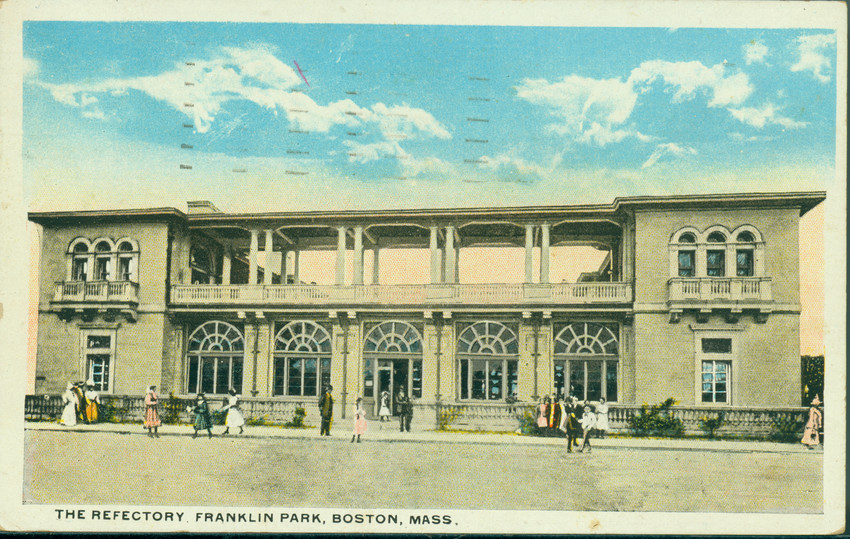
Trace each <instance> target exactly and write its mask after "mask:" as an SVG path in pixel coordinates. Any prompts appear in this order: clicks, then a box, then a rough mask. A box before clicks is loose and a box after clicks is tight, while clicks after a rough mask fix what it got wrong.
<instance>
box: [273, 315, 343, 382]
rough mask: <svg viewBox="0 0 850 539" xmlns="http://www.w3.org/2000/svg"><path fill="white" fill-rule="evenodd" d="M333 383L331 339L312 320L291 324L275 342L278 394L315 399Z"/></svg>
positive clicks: (280, 333) (326, 332) (278, 335)
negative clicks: (323, 388)
mask: <svg viewBox="0 0 850 539" xmlns="http://www.w3.org/2000/svg"><path fill="white" fill-rule="evenodd" d="M330 381H331V337H330V335H329V334H328V331H327V330H326V329H325V328H323V327H322V326H320V325H319V324H317V323H315V322H312V321H310V320H296V321H293V322H289V323H288V324H286V325H285V326H283V327H282V328H281V329H280V331H278V332H277V336H276V337H275V343H274V387H273V393H274V394H275V395H293V396H304V397H307V396H315V395H318V394H319V392H320V391H321V388H322V386H325V385H328V384H330Z"/></svg>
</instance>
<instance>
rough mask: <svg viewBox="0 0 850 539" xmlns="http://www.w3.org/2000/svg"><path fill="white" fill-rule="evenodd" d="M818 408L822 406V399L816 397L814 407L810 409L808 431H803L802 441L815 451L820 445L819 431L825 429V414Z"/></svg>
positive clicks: (807, 423) (813, 401) (813, 402)
mask: <svg viewBox="0 0 850 539" xmlns="http://www.w3.org/2000/svg"><path fill="white" fill-rule="evenodd" d="M818 406H820V399H819V398H818V396H817V395H815V398H814V399H813V400H812V405H811V407H810V408H809V420H808V421H807V422H806V430H804V431H803V439H802V440H800V442H801V443H804V444H806V447H808V448H809V449H814V448H815V447H817V446H819V445H820V432H819V431H820V429H821V428H822V427H823V413H822V412H821V411H820V410H819V409H818Z"/></svg>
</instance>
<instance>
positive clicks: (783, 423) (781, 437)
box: [770, 415, 805, 442]
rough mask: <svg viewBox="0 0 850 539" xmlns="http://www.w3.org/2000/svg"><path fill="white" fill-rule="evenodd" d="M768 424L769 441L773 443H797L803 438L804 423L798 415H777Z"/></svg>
mask: <svg viewBox="0 0 850 539" xmlns="http://www.w3.org/2000/svg"><path fill="white" fill-rule="evenodd" d="M770 422H771V426H770V427H771V428H770V439H771V440H773V441H774V442H798V441H800V438H802V437H803V427H804V426H805V422H804V421H803V420H802V419H801V416H800V415H790V416H786V415H777V416H773V417H771V418H770Z"/></svg>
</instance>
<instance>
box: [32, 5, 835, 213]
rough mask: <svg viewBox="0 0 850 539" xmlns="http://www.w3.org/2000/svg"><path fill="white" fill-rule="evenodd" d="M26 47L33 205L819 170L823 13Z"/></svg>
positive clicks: (375, 28) (278, 29) (594, 190)
mask: <svg viewBox="0 0 850 539" xmlns="http://www.w3.org/2000/svg"><path fill="white" fill-rule="evenodd" d="M23 51H24V66H25V75H24V86H23V98H24V105H23V171H24V188H25V196H26V197H27V201H28V204H29V207H30V208H31V209H34V210H52V209H83V208H119V207H150V206H175V207H178V208H185V202H186V200H194V199H207V200H212V201H213V202H214V203H216V204H217V205H218V206H219V207H220V208H222V209H223V210H225V211H245V210H248V211H255V210H276V211H286V210H303V209H316V210H320V209H335V208H359V209H380V208H404V207H464V206H483V205H501V206H512V205H533V204H541V203H551V204H581V203H599V202H601V203H610V202H611V201H612V200H613V199H614V198H615V197H617V196H629V195H664V194H671V193H711V192H742V191H788V190H811V189H824V188H826V186H827V184H828V183H829V182H830V181H832V179H833V178H834V176H835V145H836V144H835V115H836V110H835V107H836V98H835V96H836V76H835V75H836V73H835V71H836V36H835V34H834V32H832V31H831V30H818V29H811V28H808V29H710V28H701V29H699V28H679V29H668V28H598V27H584V28H578V27H569V28H567V27H496V26H439V25H420V26H416V25H368V24H363V25H351V24H339V25H331V24H291V23H287V24H260V23H180V22H142V23H123V22H48V21H28V22H25V23H24V28H23ZM189 167H191V168H189Z"/></svg>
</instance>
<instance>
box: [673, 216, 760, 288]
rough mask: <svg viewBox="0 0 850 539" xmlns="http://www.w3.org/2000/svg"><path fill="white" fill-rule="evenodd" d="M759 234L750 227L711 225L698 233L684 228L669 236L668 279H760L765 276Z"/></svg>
mask: <svg viewBox="0 0 850 539" xmlns="http://www.w3.org/2000/svg"><path fill="white" fill-rule="evenodd" d="M763 246H764V242H763V240H762V237H761V233H759V231H758V230H757V229H756V228H755V227H753V226H751V225H741V226H739V227H737V228H735V229H734V230H731V231H730V230H729V229H727V228H726V227H724V226H723V225H713V226H711V227H709V228H708V229H707V230H704V231H702V232H700V231H699V230H697V229H696V228H694V227H691V226H688V227H684V228H682V229H680V230H678V231H677V232H675V233H674V234H673V235H672V236H671V240H670V245H669V250H670V276H671V277H760V276H763V275H764V267H763V262H762V260H763V258H762V254H761V253H762V249H763Z"/></svg>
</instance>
